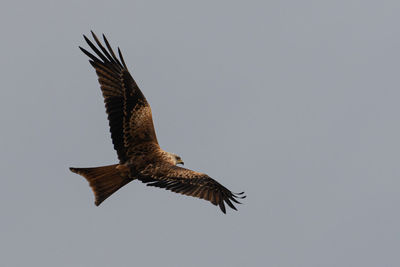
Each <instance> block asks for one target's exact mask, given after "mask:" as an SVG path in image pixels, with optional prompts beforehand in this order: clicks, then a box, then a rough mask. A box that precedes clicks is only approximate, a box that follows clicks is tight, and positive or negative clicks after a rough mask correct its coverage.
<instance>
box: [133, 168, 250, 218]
mask: <svg viewBox="0 0 400 267" xmlns="http://www.w3.org/2000/svg"><path fill="white" fill-rule="evenodd" d="M138 179H139V180H140V181H142V182H143V183H146V184H147V185H148V186H156V187H160V188H165V189H167V190H170V191H172V192H175V193H180V194H183V195H187V196H192V197H197V198H201V199H204V200H208V201H210V202H211V203H212V204H214V205H218V206H219V207H220V208H221V210H222V212H223V213H225V212H226V211H225V204H224V203H226V204H228V206H229V207H231V208H232V209H234V210H236V208H235V206H234V205H233V203H232V202H235V203H238V204H240V202H239V201H238V200H237V199H238V198H245V196H243V192H242V193H238V194H236V193H232V192H231V191H230V190H229V189H227V188H226V187H224V186H223V185H221V184H220V183H218V182H217V181H215V180H214V179H212V178H211V177H209V176H208V175H207V174H204V173H199V172H195V171H192V170H189V169H185V168H181V167H178V166H175V165H172V164H168V163H157V164H149V165H148V166H147V167H146V168H145V169H144V170H142V171H141V172H140V174H139V175H138ZM241 195H242V196H241Z"/></svg>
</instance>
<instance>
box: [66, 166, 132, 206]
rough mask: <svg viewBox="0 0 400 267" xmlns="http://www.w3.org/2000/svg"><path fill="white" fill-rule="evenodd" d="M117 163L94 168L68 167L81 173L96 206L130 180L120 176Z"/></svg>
mask: <svg viewBox="0 0 400 267" xmlns="http://www.w3.org/2000/svg"><path fill="white" fill-rule="evenodd" d="M117 166H118V164H114V165H109V166H102V167H94V168H69V169H70V170H71V171H72V172H74V173H77V174H80V175H82V176H83V177H85V178H86V180H87V181H88V182H89V185H90V187H91V188H92V190H93V193H94V197H95V202H94V204H96V206H98V205H100V204H101V202H103V201H104V200H106V199H107V198H108V197H109V196H111V195H112V194H113V193H114V192H115V191H117V190H118V189H120V188H121V187H123V186H124V185H126V184H127V183H129V182H130V181H132V179H130V178H128V177H123V176H121V172H120V170H119V169H118V168H117Z"/></svg>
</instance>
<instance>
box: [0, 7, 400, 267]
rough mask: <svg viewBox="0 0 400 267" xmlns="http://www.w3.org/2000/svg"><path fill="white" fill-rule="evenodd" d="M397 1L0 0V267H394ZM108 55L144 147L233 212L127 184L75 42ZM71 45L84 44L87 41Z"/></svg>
mask: <svg viewBox="0 0 400 267" xmlns="http://www.w3.org/2000/svg"><path fill="white" fill-rule="evenodd" d="M399 12H400V2H399V1H352V0H346V1H310V0H305V1H144V0H143V1H77V0H75V1H74V0H72V1H58V2H57V1H22V2H17V1H4V0H3V1H2V3H1V4H0V29H1V50H0V58H1V63H0V70H1V73H2V78H1V82H2V90H0V119H1V125H2V126H1V137H2V138H1V139H0V145H1V150H0V162H1V169H2V179H1V186H0V211H1V220H0V231H1V232H0V234H1V238H0V251H1V257H0V265H1V266H10V267H12V266H61V267H62V266H66V267H67V266H68V267H70V266H74V267H75V266H96V267H101V266H285V267H286V266H295V267H297V266H299V267H300V266H304V267H310V266H340V267H344V266H399V265H400V255H399V248H400V228H399V225H400V215H399V203H400V193H399V191H400V189H399V188H400V180H399V174H400V173H399V172H400V170H399V153H400V152H399V151H400V142H399V136H400V124H399V113H400V105H399V99H400V90H399V84H400V75H399V70H400V68H399V67H400V53H399V47H400V30H399V25H400V16H399ZM91 29H93V30H94V31H95V32H97V33H98V34H101V33H103V32H104V33H105V34H106V35H107V36H108V38H109V40H110V42H111V43H112V44H113V45H114V46H120V47H121V49H122V51H123V54H124V57H125V60H126V62H127V64H128V66H129V69H130V71H131V73H132V75H133V76H134V78H135V79H136V81H137V83H138V84H139V86H140V88H141V89H142V91H143V93H144V94H145V95H146V97H147V99H148V101H149V102H150V104H151V106H152V110H153V115H154V122H155V128H156V132H157V135H158V139H159V142H160V144H161V146H162V147H163V148H164V149H165V150H167V151H170V152H174V153H177V154H179V155H180V156H182V158H183V159H184V161H185V166H187V167H188V168H191V169H194V170H198V171H202V172H206V173H208V174H209V175H210V176H211V177H214V178H215V179H217V180H218V181H220V182H221V183H222V184H224V185H225V186H227V187H228V188H230V189H231V190H232V191H236V192H238V191H243V190H244V191H245V192H246V194H247V195H248V198H247V199H246V200H245V201H244V202H245V204H244V205H240V206H238V209H239V211H238V212H234V211H232V210H228V214H227V215H223V214H222V213H221V212H220V210H219V209H218V208H216V207H214V206H212V205H211V204H208V203H207V202H205V201H203V200H198V199H194V198H190V197H184V196H181V195H177V194H173V193H170V192H167V191H165V190H161V189H158V188H149V187H146V186H144V185H143V184H142V183H139V182H132V183H130V184H129V185H128V186H126V187H124V188H122V189H121V190H120V191H119V192H118V193H116V194H115V195H113V196H112V197H111V198H110V199H108V200H107V201H105V202H104V203H103V204H102V205H101V206H100V207H99V208H97V207H95V206H94V204H93V201H94V199H93V194H92V192H91V189H90V188H89V186H88V184H87V182H86V181H85V180H84V179H83V178H82V177H80V176H77V175H76V174H73V173H71V172H70V171H69V170H68V167H69V166H75V167H89V166H100V165H107V164H113V163H116V162H117V157H116V153H115V152H114V150H113V148H112V143H111V138H110V134H109V129H108V123H107V120H106V114H105V110H104V106H103V99H102V97H101V93H100V89H99V86H98V84H97V79H96V76H95V73H94V71H93V69H92V68H91V66H90V65H89V63H88V61H87V58H86V56H85V55H83V54H82V53H81V52H80V51H79V49H78V48H77V47H78V45H84V46H86V44H85V43H84V40H83V38H82V34H83V33H85V34H88V33H89V31H90V30H91ZM86 47H87V46H86Z"/></svg>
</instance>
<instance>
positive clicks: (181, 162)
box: [176, 159, 185, 165]
mask: <svg viewBox="0 0 400 267" xmlns="http://www.w3.org/2000/svg"><path fill="white" fill-rule="evenodd" d="M178 164H182V165H185V163H184V162H183V160H181V159H180V160H178V162H177V163H176V165H178Z"/></svg>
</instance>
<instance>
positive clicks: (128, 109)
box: [79, 32, 157, 163]
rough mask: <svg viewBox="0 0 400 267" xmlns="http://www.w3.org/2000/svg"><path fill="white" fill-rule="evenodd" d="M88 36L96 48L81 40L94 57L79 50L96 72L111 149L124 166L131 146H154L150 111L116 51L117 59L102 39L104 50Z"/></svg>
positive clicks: (95, 38)
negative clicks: (87, 58)
mask: <svg viewBox="0 0 400 267" xmlns="http://www.w3.org/2000/svg"><path fill="white" fill-rule="evenodd" d="M92 36H93V39H94V40H95V42H96V44H97V46H98V48H97V47H96V46H95V45H94V44H93V43H92V42H91V41H90V40H89V39H88V38H87V37H86V36H85V35H84V38H85V40H86V42H87V43H88V45H89V46H90V48H91V49H92V50H93V52H94V53H95V54H96V55H97V56H95V55H93V54H92V53H90V52H88V51H87V50H86V49H84V48H82V47H79V48H80V49H81V50H82V52H83V53H85V54H86V55H87V56H88V57H89V58H90V60H89V62H90V64H91V65H92V66H93V67H94V68H95V70H96V74H97V76H98V80H99V83H100V88H101V91H102V93H103V97H104V103H105V107H106V112H107V114H108V120H109V125H110V132H111V138H112V141H113V145H114V149H115V150H116V151H117V154H118V158H119V160H120V162H121V163H124V162H126V161H127V160H128V159H129V158H130V157H131V154H132V148H133V147H134V146H135V145H137V144H141V143H144V142H154V143H157V137H156V133H155V130H154V125H153V119H152V114H151V108H150V105H149V104H148V102H147V101H146V98H145V97H144V95H143V93H142V92H141V91H140V89H139V87H138V86H137V84H136V82H135V80H134V79H133V78H132V76H131V75H130V73H129V71H128V69H127V67H126V64H125V62H124V59H123V57H122V54H121V51H120V49H119V48H118V54H119V58H118V57H117V56H116V55H115V53H114V51H113V50H112V48H111V46H110V44H109V42H108V41H107V39H106V37H105V36H104V35H103V39H104V43H105V45H106V47H107V49H106V48H105V47H104V46H103V45H102V44H101V42H100V41H99V39H98V38H97V36H96V35H95V34H94V33H93V32H92ZM99 49H100V50H101V51H100V50H99Z"/></svg>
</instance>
